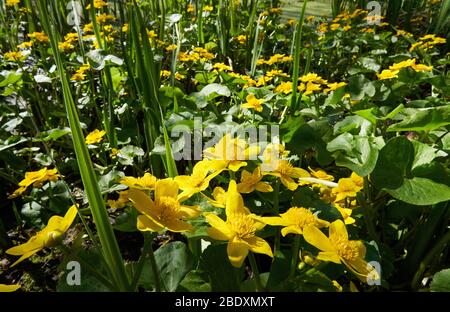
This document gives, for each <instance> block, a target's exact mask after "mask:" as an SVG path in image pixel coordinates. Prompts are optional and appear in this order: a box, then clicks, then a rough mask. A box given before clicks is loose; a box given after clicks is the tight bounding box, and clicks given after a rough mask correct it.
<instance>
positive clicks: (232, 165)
mask: <svg viewBox="0 0 450 312" xmlns="http://www.w3.org/2000/svg"><path fill="white" fill-rule="evenodd" d="M245 166H247V163H246V162H245V161H239V160H233V161H230V163H229V164H228V169H230V170H231V171H234V172H237V171H239V169H240V168H241V167H245Z"/></svg>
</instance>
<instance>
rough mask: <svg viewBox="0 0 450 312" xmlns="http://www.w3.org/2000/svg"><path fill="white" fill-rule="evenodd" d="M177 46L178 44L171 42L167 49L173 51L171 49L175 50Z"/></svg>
mask: <svg viewBox="0 0 450 312" xmlns="http://www.w3.org/2000/svg"><path fill="white" fill-rule="evenodd" d="M176 48H177V45H176V44H171V45H168V46H167V47H166V51H167V52H171V51H173V50H175V49H176Z"/></svg>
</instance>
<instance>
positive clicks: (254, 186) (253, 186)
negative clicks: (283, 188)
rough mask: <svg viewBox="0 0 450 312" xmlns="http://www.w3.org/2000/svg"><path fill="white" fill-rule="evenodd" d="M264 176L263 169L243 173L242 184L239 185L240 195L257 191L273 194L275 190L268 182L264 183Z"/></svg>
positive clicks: (258, 168)
mask: <svg viewBox="0 0 450 312" xmlns="http://www.w3.org/2000/svg"><path fill="white" fill-rule="evenodd" d="M262 178H263V175H262V173H261V167H257V168H256V169H255V170H254V171H253V173H250V172H248V171H247V170H243V171H242V175H241V182H240V183H239V184H238V185H237V190H238V192H239V193H252V192H254V191H255V190H256V191H258V192H263V193H267V192H272V191H273V188H272V186H270V184H269V183H267V182H262V181H261V180H262Z"/></svg>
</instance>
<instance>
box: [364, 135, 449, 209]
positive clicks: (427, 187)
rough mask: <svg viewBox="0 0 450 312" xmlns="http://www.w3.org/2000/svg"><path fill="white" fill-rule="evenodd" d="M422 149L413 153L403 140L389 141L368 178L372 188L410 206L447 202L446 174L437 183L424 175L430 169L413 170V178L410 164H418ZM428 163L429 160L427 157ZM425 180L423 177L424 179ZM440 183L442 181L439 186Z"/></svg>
mask: <svg viewBox="0 0 450 312" xmlns="http://www.w3.org/2000/svg"><path fill="white" fill-rule="evenodd" d="M423 155H424V153H423V149H417V153H416V150H415V149H414V145H413V143H412V142H410V141H409V140H408V139H406V138H405V137H396V138H393V139H391V140H390V141H389V142H388V143H387V144H386V146H385V147H384V148H383V149H382V150H381V151H380V155H379V158H378V162H377V165H376V167H375V170H374V171H373V174H372V181H373V183H374V185H375V186H376V187H378V188H380V189H384V190H386V191H387V192H388V193H389V194H391V195H392V196H393V197H395V198H397V199H400V200H402V201H404V202H407V203H410V204H413V205H432V204H437V203H440V202H443V201H447V200H450V186H449V185H447V184H444V183H445V177H446V176H447V174H446V173H445V172H444V178H440V179H439V181H438V180H436V178H434V179H433V178H431V177H429V176H428V175H426V173H427V172H426V171H427V170H428V171H430V170H433V168H434V167H433V166H432V167H430V168H425V169H424V170H425V172H424V170H418V169H423V166H421V167H417V170H415V171H414V172H417V175H418V174H419V172H420V176H414V174H413V172H412V167H413V164H414V163H416V164H417V163H419V164H420V163H421V160H420V157H423ZM427 157H428V158H429V159H430V156H427ZM424 176H426V177H424ZM441 181H444V183H443V182H441Z"/></svg>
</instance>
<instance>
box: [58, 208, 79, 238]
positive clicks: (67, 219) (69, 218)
mask: <svg viewBox="0 0 450 312" xmlns="http://www.w3.org/2000/svg"><path fill="white" fill-rule="evenodd" d="M77 213H78V210H77V206H76V205H72V206H71V207H70V208H69V210H67V212H66V214H65V215H64V218H63V220H62V221H61V229H60V230H61V232H63V233H64V232H66V231H67V230H68V229H69V228H70V226H71V225H72V223H73V221H74V220H75V218H76V217H77Z"/></svg>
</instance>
